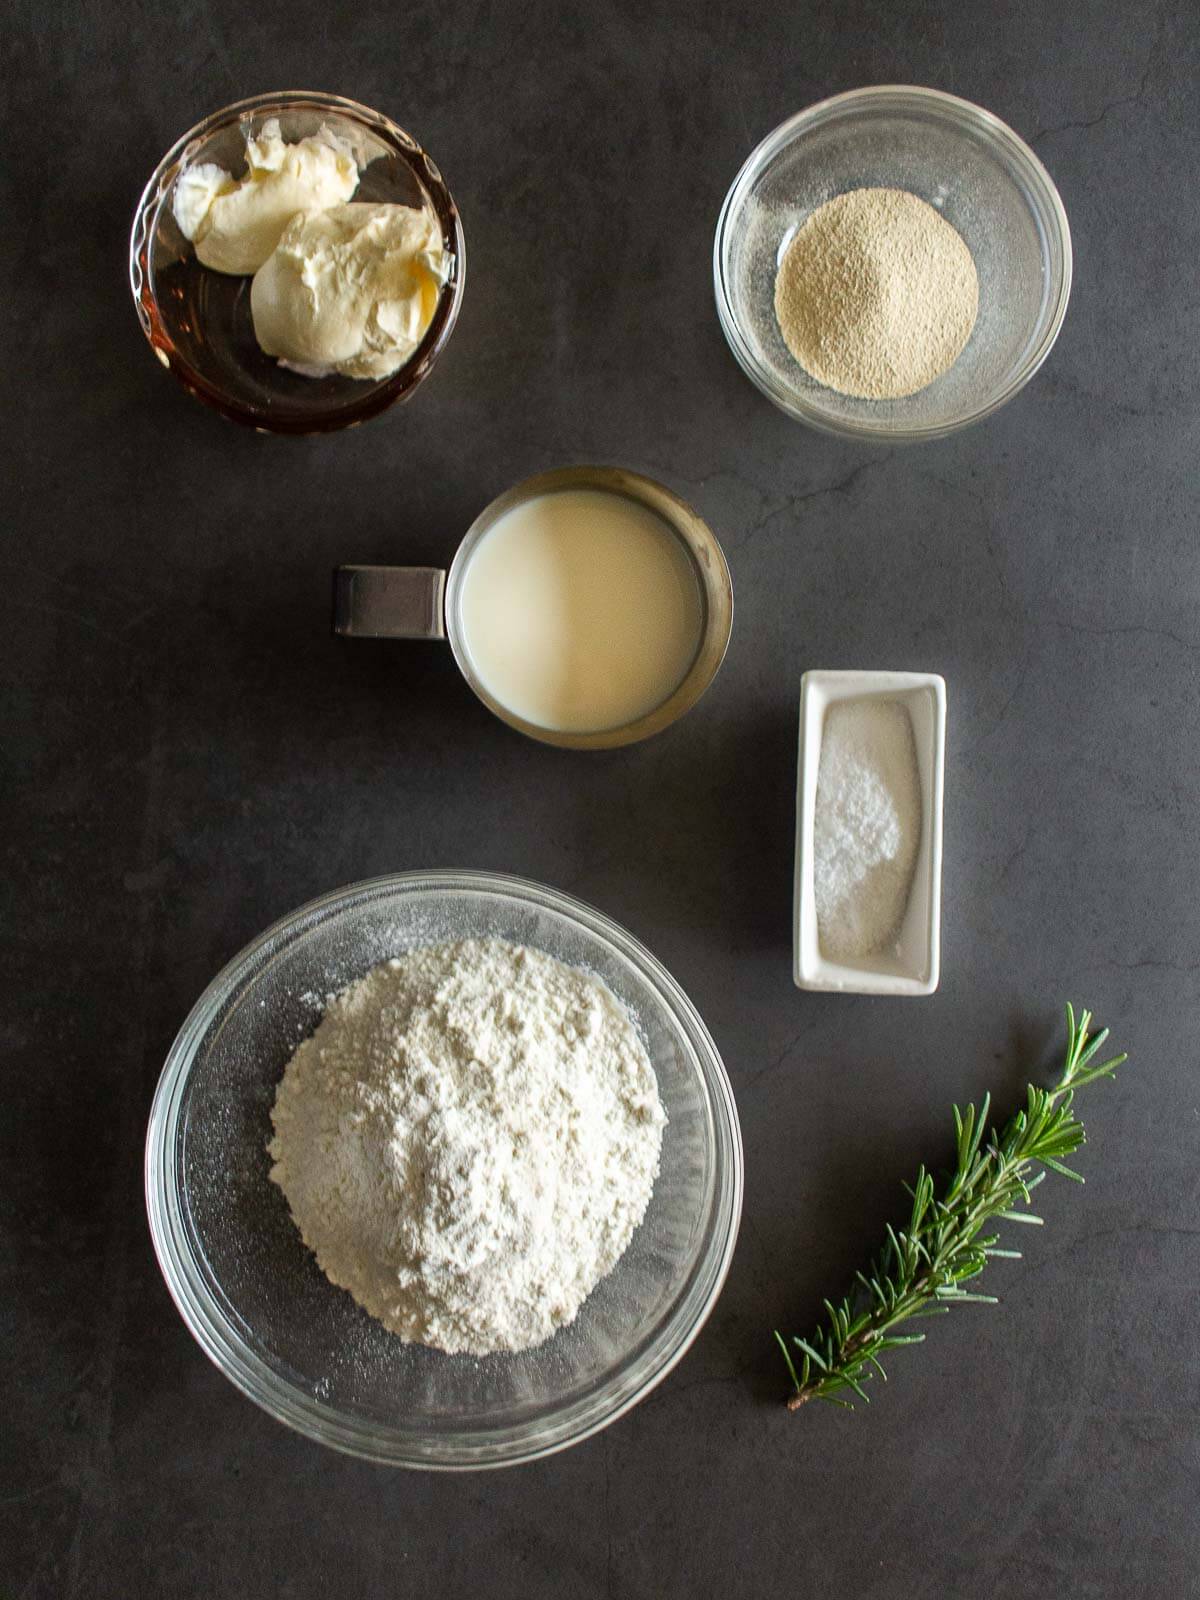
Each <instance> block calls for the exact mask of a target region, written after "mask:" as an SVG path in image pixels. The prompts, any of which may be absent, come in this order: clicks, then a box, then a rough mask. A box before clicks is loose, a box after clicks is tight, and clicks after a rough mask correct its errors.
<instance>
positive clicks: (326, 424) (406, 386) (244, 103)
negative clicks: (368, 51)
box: [129, 89, 467, 435]
mask: <svg viewBox="0 0 1200 1600" xmlns="http://www.w3.org/2000/svg"><path fill="white" fill-rule="evenodd" d="M304 106H311V107H312V108H313V109H314V110H324V111H332V112H337V113H339V114H340V115H342V116H344V117H347V118H349V119H350V120H352V121H354V122H357V123H359V124H360V125H361V126H363V127H365V128H368V129H370V131H371V132H372V133H374V134H376V135H377V136H378V137H380V138H382V139H384V140H385V141H386V142H387V143H388V144H389V145H390V146H391V147H392V149H393V151H394V152H395V154H396V155H397V156H399V157H400V158H401V159H402V160H404V161H406V162H407V163H408V165H409V166H410V167H411V168H412V171H413V173H414V175H415V177H416V178H417V180H418V182H419V183H420V184H421V185H422V187H423V188H424V189H425V190H426V191H427V192H428V194H429V196H430V198H431V199H432V201H433V203H434V208H435V210H436V212H437V215H438V220H439V222H440V223H441V225H442V230H443V235H444V236H447V235H448V236H450V237H452V238H453V241H454V245H453V250H454V262H455V266H454V277H453V278H452V279H451V281H450V283H449V285H448V287H449V291H450V292H449V293H448V294H443V295H442V297H441V299H440V300H439V302H438V306H437V309H436V310H435V312H434V316H433V321H432V322H431V323H430V325H429V328H428V329H427V330H426V333H425V337H424V338H423V339H422V341H421V343H420V345H418V347H417V349H416V350H415V351H414V352H413V354H412V356H411V357H410V359H409V360H408V361H406V362H405V364H404V366H402V367H401V368H400V370H399V371H398V372H395V373H393V374H392V376H391V377H390V378H389V379H388V380H387V381H386V382H384V383H381V384H377V385H373V386H372V387H371V389H370V390H369V391H368V392H366V393H364V395H363V397H362V399H361V400H358V401H352V402H350V403H348V404H346V405H342V406H339V407H338V408H337V409H336V410H335V411H331V412H330V413H329V414H328V415H326V416H313V417H311V418H305V419H304V420H300V419H295V418H273V417H271V416H270V415H268V414H266V413H264V412H260V411H256V410H254V409H253V408H252V407H250V406H246V405H243V404H241V403H240V402H239V401H237V400H236V399H233V398H231V397H230V396H229V395H228V394H226V393H225V392H224V391H223V390H221V389H219V388H217V387H216V386H215V385H214V384H212V383H210V382H209V380H208V379H207V378H205V377H204V376H203V374H202V373H199V372H197V371H196V369H195V368H194V367H193V366H192V365H191V363H190V362H188V361H187V360H185V359H184V358H183V356H181V355H180V353H179V351H178V350H176V349H175V348H174V346H173V345H172V346H171V348H170V353H169V355H168V352H167V350H166V349H165V348H164V336H163V335H162V334H161V332H160V331H158V330H157V329H156V327H155V315H154V311H153V308H154V295H153V290H152V289H151V287H150V284H149V282H148V281H147V275H146V272H145V270H144V266H143V261H142V254H143V251H144V250H145V249H147V248H148V244H149V239H150V234H151V232H152V230H153V226H154V220H155V218H156V217H157V215H158V212H159V209H160V207H161V206H162V204H163V202H164V201H165V199H166V195H167V191H168V189H169V188H170V185H171V183H172V182H173V181H174V176H175V169H176V168H177V167H178V165H179V164H180V162H181V161H183V159H184V158H185V156H186V154H187V152H188V150H189V148H190V147H191V146H192V145H193V144H195V143H197V142H198V141H200V140H203V139H206V138H208V137H209V135H210V134H212V133H214V132H216V131H217V130H218V129H220V128H225V127H229V126H231V125H232V124H234V123H236V122H238V121H240V120H241V119H242V118H243V117H247V116H251V115H264V114H269V113H270V112H272V111H279V112H283V111H288V110H294V109H296V108H299V107H304ZM466 273H467V253H466V240H465V237H464V235H463V228H462V218H461V217H460V215H459V211H458V207H457V205H456V204H455V203H454V199H453V196H452V195H451V193H450V191H449V189H448V188H447V187H446V184H445V180H444V179H443V178H442V175H441V172H440V170H439V169H438V166H437V164H436V162H434V161H433V159H432V157H431V156H430V155H429V154H428V152H427V151H425V150H424V149H423V148H422V147H421V145H420V144H418V143H417V141H416V140H415V139H414V138H413V136H412V135H411V134H410V133H407V132H406V131H405V130H404V129H403V128H402V127H400V125H399V124H398V123H395V122H393V121H392V120H391V118H390V117H386V116H384V114H383V113H382V112H381V111H375V110H374V109H373V108H372V107H370V106H365V105H362V104H360V103H359V101H357V100H348V99H346V97H345V96H344V95H336V94H327V93H325V92H324V91H323V90H320V89H282V90H278V91H276V92H274V93H270V94H257V95H251V96H249V97H248V98H247V99H245V100H235V101H234V102H233V103H232V104H231V105H227V106H222V108H221V109H220V110H219V111H214V112H212V113H211V115H209V116H207V117H205V118H203V120H202V121H200V122H198V123H196V125H195V126H194V127H192V128H189V129H188V131H187V132H186V133H183V134H181V135H180V136H179V138H178V139H176V141H175V143H174V144H173V145H172V146H171V147H170V149H169V150H168V151H167V153H166V154H165V155H164V156H163V157H162V159H161V160H160V161H159V163H158V165H157V166H156V167H155V169H154V171H153V172H152V173H151V174H150V177H149V179H148V181H147V183H146V186H145V188H144V189H143V190H142V195H141V199H140V200H139V201H138V204H137V208H136V210H135V211H134V214H133V223H132V225H131V227H130V232H129V288H130V293H131V294H132V296H133V304H134V310H135V311H136V312H137V318H138V322H139V324H140V326H141V329H142V332H143V333H144V334H145V336H146V339H147V341H148V343H149V344H150V347H151V349H152V350H153V351H154V353H155V354H156V355H157V356H158V358H159V360H160V361H161V362H162V364H163V365H164V366H166V367H167V368H168V369H169V370H170V372H171V373H172V375H173V376H174V377H175V378H176V379H177V380H178V381H179V382H180V383H181V384H182V385H183V387H184V388H185V389H187V390H188V392H189V393H191V394H194V395H195V396H196V398H197V399H199V400H202V401H204V403H205V404H206V405H209V406H211V407H212V408H213V409H214V410H215V411H219V412H220V413H221V415H222V416H225V417H228V418H230V419H231V420H232V421H234V422H240V423H243V424H245V425H246V426H247V427H251V428H254V429H256V430H257V431H258V432H260V433H278V434H293V435H294V434H311V433H329V432H333V431H336V430H338V429H341V428H348V427H353V426H354V425H355V424H357V423H360V422H366V421H367V420H368V419H369V418H371V417H374V416H378V414H379V413H380V412H381V411H386V410H387V409H388V407H389V406H392V405H394V404H395V403H396V402H397V401H398V400H402V399H407V397H408V396H409V395H410V394H411V393H412V392H413V391H414V390H415V389H416V388H417V386H418V384H420V383H421V382H422V380H423V379H424V378H425V377H426V376H427V375H428V374H429V372H430V370H431V369H432V367H433V364H434V362H435V361H436V360H437V357H438V356H439V355H440V354H441V352H442V350H443V349H444V348H445V345H446V342H447V340H448V339H449V337H450V335H451V333H452V332H453V331H454V324H455V323H456V322H457V320H458V313H459V309H460V307H461V305H462V296H463V286H464V284H465V282H466Z"/></svg>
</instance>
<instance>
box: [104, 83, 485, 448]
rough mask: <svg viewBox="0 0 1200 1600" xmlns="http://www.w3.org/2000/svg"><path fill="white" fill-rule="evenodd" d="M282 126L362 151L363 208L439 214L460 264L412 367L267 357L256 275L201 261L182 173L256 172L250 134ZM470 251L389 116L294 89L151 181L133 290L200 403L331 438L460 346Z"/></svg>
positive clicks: (154, 335)
mask: <svg viewBox="0 0 1200 1600" xmlns="http://www.w3.org/2000/svg"><path fill="white" fill-rule="evenodd" d="M272 117H274V118H277V119H278V121H279V124H280V131H281V132H282V134H283V137H284V138H285V139H286V140H288V141H289V142H292V141H295V140H297V139H303V138H305V137H306V136H307V135H309V134H313V133H316V132H317V131H318V129H320V128H321V127H322V126H325V127H328V128H330V129H331V130H332V131H333V132H334V133H336V134H338V135H339V136H340V137H341V138H343V139H345V140H346V141H347V142H348V143H349V144H350V146H351V148H352V149H353V150H354V152H355V155H356V157H357V159H358V164H359V168H360V170H361V172H362V176H361V178H360V180H359V185H358V189H357V191H356V192H355V196H354V198H355V199H356V200H367V201H373V202H376V203H379V202H390V203H393V204H399V205H409V206H424V205H428V206H430V207H431V208H432V210H433V212H434V214H435V215H436V216H437V219H438V221H439V223H440V224H441V229H442V244H443V247H444V249H445V250H446V252H447V254H448V255H449V256H450V258H451V261H452V267H451V273H450V277H449V279H448V281H447V283H446V285H445V287H444V288H443V290H442V294H441V298H440V299H439V301H438V305H437V309H436V310H435V312H434V314H433V320H432V322H431V323H430V325H429V328H428V330H427V332H426V334H425V337H424V338H423V339H422V341H421V343H420V345H419V346H418V347H417V349H416V350H415V351H414V353H413V355H412V357H411V359H410V360H409V361H407V362H406V363H405V365H404V366H402V367H401V368H400V370H399V371H398V372H394V373H392V375H391V376H390V377H387V378H380V379H362V378H344V377H341V376H339V375H336V374H335V375H332V376H330V377H326V378H307V377H304V376H303V375H302V374H300V373H298V372H291V371H289V370H288V369H287V368H286V367H281V366H280V365H279V363H278V362H277V361H275V360H274V359H273V358H272V357H270V356H268V355H266V354H264V352H263V351H262V350H260V349H259V347H258V343H257V341H256V340H255V337H254V325H253V321H252V319H251V315H250V282H251V280H250V279H249V278H248V277H232V276H230V275H228V274H226V273H221V272H213V271H211V270H210V269H209V268H207V267H204V266H202V265H201V264H200V262H199V261H197V259H196V254H195V251H194V250H193V248H192V246H191V245H190V244H189V243H188V241H187V240H186V239H185V238H184V236H183V234H182V233H181V232H180V230H179V226H178V224H177V223H176V221H175V216H174V213H173V211H172V209H171V198H172V194H173V192H174V188H175V184H176V181H177V180H178V178H179V175H180V173H181V172H182V171H183V170H184V169H185V168H186V167H189V166H193V165H195V164H197V163H199V162H202V161H213V162H216V163H217V164H218V165H220V166H222V167H225V168H226V170H228V171H230V172H232V173H233V174H234V176H237V175H239V174H240V173H241V172H243V171H244V170H245V164H246V162H245V147H246V139H247V137H254V136H255V135H256V134H258V133H259V132H261V130H262V127H263V124H264V123H266V122H267V121H269V120H270V119H271V118H272ZM465 274H466V252H465V247H464V242H463V231H462V223H461V221H460V219H459V215H458V208H457V206H456V205H455V204H454V201H453V199H452V198H451V195H450V191H449V190H448V189H447V188H446V185H445V183H444V182H443V181H442V175H441V173H440V172H439V171H438V169H437V166H436V165H435V164H434V162H433V160H432V159H431V158H430V157H429V156H428V155H427V154H426V152H425V151H424V150H422V148H421V146H420V145H419V144H418V143H417V142H416V140H415V139H413V138H412V136H411V135H410V134H407V133H405V131H404V129H403V128H399V127H397V126H396V124H395V123H394V122H391V121H390V120H389V119H388V118H387V117H385V116H383V115H381V114H380V113H379V112H378V111H372V110H370V109H369V107H367V106H362V105H358V104H357V103H356V102H355V101H353V100H344V99H342V98H341V97H340V96H338V95H331V94H317V93H310V92H307V91H302V90H288V91H286V92H284V93H281V94H266V95H256V96H255V97H254V98H253V99H251V100H241V101H239V102H238V103H237V104H236V105H232V106H226V108H225V109H224V110H223V111H218V112H216V113H215V115H213V116H211V117H206V118H205V120H204V121H203V122H201V123H198V124H197V125H196V127H194V128H192V129H190V131H189V132H187V133H185V134H184V135H183V137H182V138H181V139H178V140H176V142H175V143H174V144H173V145H172V146H171V148H170V149H169V150H168V151H167V153H166V155H165V156H164V157H163V158H162V160H161V161H160V162H159V164H158V166H157V167H156V168H155V170H154V172H153V174H152V175H151V178H150V181H149V183H148V184H147V185H146V188H145V191H144V193H143V194H142V198H141V201H140V203H139V204H138V208H137V211H136V213H135V215H134V219H133V231H132V234H131V236H130V241H129V285H130V288H131V290H132V292H133V303H134V306H135V308H136V310H137V314H138V320H139V322H140V323H141V325H142V332H143V333H144V334H145V335H146V338H147V339H148V340H149V341H150V347H151V349H152V350H153V351H154V353H155V355H156V356H157V357H158V359H159V360H160V361H161V362H162V364H163V366H164V367H166V368H167V369H168V371H170V372H172V373H174V375H175V377H176V378H178V379H179V381H180V383H182V384H183V386H184V388H185V389H187V390H188V391H189V392H190V393H191V394H194V395H195V396H196V398H197V399H198V400H203V401H204V402H205V403H206V404H207V405H210V406H212V407H213V408H214V409H215V410H217V411H219V412H221V413H222V415H223V416H226V417H231V418H232V419H233V420H234V421H235V422H242V423H245V424H246V425H247V426H249V427H252V428H257V429H259V430H260V431H263V432H268V433H327V432H331V431H333V430H334V429H337V428H349V427H353V426H354V425H355V424H356V423H359V422H365V421H366V420H367V419H368V418H369V417H374V416H377V415H378V413H379V412H381V411H385V410H387V408H388V407H389V406H392V405H395V404H396V402H397V401H398V400H407V399H408V397H409V396H410V395H411V394H412V393H413V391H414V390H415V389H416V388H417V386H418V385H419V384H420V383H421V382H422V381H423V380H424V379H425V378H426V377H427V376H428V374H429V372H430V370H431V369H432V367H433V364H434V362H435V361H436V360H437V358H438V356H439V355H440V354H441V352H442V350H443V348H444V347H445V344H446V341H447V340H448V339H449V337H450V334H451V331H452V330H453V328H454V324H455V321H456V319H457V317H458V309H459V306H460V304H461V302H462V293H463V281H464V278H465Z"/></svg>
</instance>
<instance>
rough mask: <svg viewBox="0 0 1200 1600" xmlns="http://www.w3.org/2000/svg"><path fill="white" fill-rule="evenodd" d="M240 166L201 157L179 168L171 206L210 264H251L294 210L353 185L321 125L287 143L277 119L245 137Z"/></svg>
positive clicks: (351, 169) (340, 195) (246, 267)
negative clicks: (240, 172) (241, 172)
mask: <svg viewBox="0 0 1200 1600" xmlns="http://www.w3.org/2000/svg"><path fill="white" fill-rule="evenodd" d="M246 163H247V171H246V175H245V177H243V178H232V177H230V175H229V173H228V172H226V171H225V169H224V167H219V166H216V165H215V164H214V163H213V162H208V161H206V162H201V163H200V164H199V165H198V166H195V167H190V168H188V169H187V170H186V171H185V172H183V173H182V174H181V175H180V178H179V181H178V182H177V184H176V185H175V194H174V197H173V200H172V210H173V211H174V213H175V220H176V222H177V223H178V224H179V228H180V231H181V232H182V234H183V235H184V237H185V238H187V239H190V240H191V241H192V243H193V244H194V245H195V247H196V256H197V258H198V259H199V261H200V262H201V263H202V264H203V265H204V266H206V267H211V268H212V269H213V270H214V271H215V272H229V273H252V272H257V271H258V269H259V268H260V267H261V266H262V264H263V262H264V261H266V259H267V257H268V256H269V255H270V254H271V252H272V251H273V250H274V248H275V246H276V245H277V244H278V243H279V240H280V237H281V235H282V234H283V231H284V229H285V228H286V227H287V225H288V223H289V222H290V221H291V220H292V218H293V217H294V216H295V215H296V213H297V212H314V211H324V210H326V209H327V208H328V207H330V206H336V205H340V204H341V203H342V202H343V201H346V200H349V199H350V197H351V196H352V195H353V193H354V191H355V190H356V189H357V188H358V177H359V173H358V164H357V162H356V161H355V159H354V156H353V154H352V152H351V150H350V147H349V145H348V144H346V142H345V141H344V140H342V139H339V138H338V136H337V135H336V134H335V133H333V132H331V131H330V130H329V129H328V128H322V129H321V130H320V132H319V133H315V134H311V135H310V136H309V137H308V138H306V139H300V140H297V141H296V143H294V144H288V143H286V142H285V140H284V139H283V138H282V136H281V135H280V131H279V122H278V120H277V119H275V118H272V119H271V120H270V121H269V122H266V123H264V124H263V129H262V132H261V133H260V134H259V135H258V137H257V138H256V139H247V140H246Z"/></svg>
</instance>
